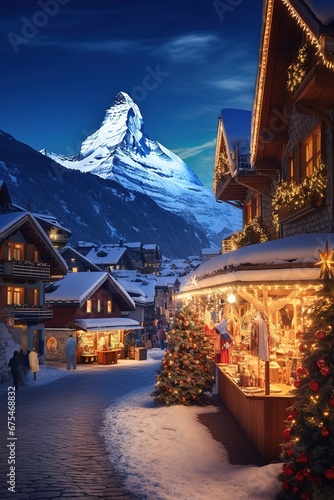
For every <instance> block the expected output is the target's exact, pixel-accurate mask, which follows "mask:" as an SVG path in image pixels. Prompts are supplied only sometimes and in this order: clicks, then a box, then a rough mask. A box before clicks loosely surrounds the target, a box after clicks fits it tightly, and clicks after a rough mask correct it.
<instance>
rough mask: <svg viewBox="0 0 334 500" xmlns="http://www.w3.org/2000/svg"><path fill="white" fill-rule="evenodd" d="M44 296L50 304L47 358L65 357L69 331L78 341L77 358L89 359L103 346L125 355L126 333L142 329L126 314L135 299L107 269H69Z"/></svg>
mask: <svg viewBox="0 0 334 500" xmlns="http://www.w3.org/2000/svg"><path fill="white" fill-rule="evenodd" d="M45 300H46V304H48V305H49V306H52V308H53V318H52V319H51V320H50V322H49V324H48V328H47V330H46V333H45V336H46V352H45V358H46V359H47V360H49V361H65V344H66V340H67V338H68V336H69V335H70V334H72V335H73V336H74V337H75V338H76V339H77V341H78V362H84V361H90V360H91V359H93V358H95V357H96V356H97V355H98V351H100V350H103V349H105V350H108V351H109V350H111V349H118V350H119V351H120V352H121V351H122V352H123V355H124V343H125V337H126V335H128V334H129V333H130V332H132V331H133V330H136V329H142V326H141V325H140V324H139V322H138V321H135V320H133V319H129V318H128V314H129V312H130V311H134V310H135V303H134V301H133V300H132V299H131V297H130V296H129V294H128V293H127V292H126V291H125V290H124V288H123V287H122V286H121V285H120V284H118V283H117V281H116V280H114V278H112V276H110V274H108V273H104V272H86V273H68V274H67V275H66V276H65V277H64V278H63V279H62V280H59V281H57V282H55V283H52V284H51V285H50V286H49V287H48V288H47V289H46V299H45Z"/></svg>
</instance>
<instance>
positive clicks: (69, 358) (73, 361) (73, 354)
mask: <svg viewBox="0 0 334 500" xmlns="http://www.w3.org/2000/svg"><path fill="white" fill-rule="evenodd" d="M77 348H78V344H77V342H76V341H75V339H74V338H73V335H70V336H69V338H68V339H67V342H66V346H65V352H66V362H67V369H68V370H70V369H71V368H72V367H73V370H76V369H77Z"/></svg>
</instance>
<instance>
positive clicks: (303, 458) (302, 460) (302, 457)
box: [298, 451, 308, 465]
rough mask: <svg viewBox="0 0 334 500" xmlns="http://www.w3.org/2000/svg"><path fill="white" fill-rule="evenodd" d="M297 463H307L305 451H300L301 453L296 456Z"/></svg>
mask: <svg viewBox="0 0 334 500" xmlns="http://www.w3.org/2000/svg"><path fill="white" fill-rule="evenodd" d="M298 462H300V463H301V464H304V465H305V464H307V462H308V455H307V453H306V452H305V451H302V452H301V453H299V455H298Z"/></svg>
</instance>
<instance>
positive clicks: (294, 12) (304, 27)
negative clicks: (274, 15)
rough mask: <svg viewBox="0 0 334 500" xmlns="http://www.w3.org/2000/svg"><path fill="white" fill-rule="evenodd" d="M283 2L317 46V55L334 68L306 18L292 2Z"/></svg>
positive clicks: (327, 66) (329, 66) (310, 40)
mask: <svg viewBox="0 0 334 500" xmlns="http://www.w3.org/2000/svg"><path fill="white" fill-rule="evenodd" d="M282 3H283V4H284V5H285V6H286V7H287V9H288V11H289V14H290V15H291V17H292V18H293V19H295V20H296V21H297V24H298V26H300V27H301V28H302V30H303V31H304V33H305V34H306V36H307V38H308V40H309V42H310V43H311V44H312V45H314V47H315V48H316V55H317V56H319V57H320V59H321V61H322V63H323V64H324V65H325V66H326V68H328V69H331V70H334V63H333V61H330V60H329V59H328V58H327V57H326V54H325V53H324V51H323V49H322V45H321V42H320V40H319V39H318V37H317V36H316V35H315V34H314V33H313V31H312V30H311V29H310V27H309V26H308V25H307V24H306V22H305V21H304V19H303V18H302V17H301V16H300V15H299V14H298V12H297V11H296V9H295V8H294V7H293V6H292V5H291V2H290V1H289V0H282Z"/></svg>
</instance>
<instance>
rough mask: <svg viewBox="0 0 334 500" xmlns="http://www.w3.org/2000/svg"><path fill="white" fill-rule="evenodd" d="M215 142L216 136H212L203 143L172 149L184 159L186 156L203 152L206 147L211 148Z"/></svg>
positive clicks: (190, 156) (189, 156)
mask: <svg viewBox="0 0 334 500" xmlns="http://www.w3.org/2000/svg"><path fill="white" fill-rule="evenodd" d="M215 144H216V138H213V139H212V140H211V141H207V142H205V143H204V144H198V145H197V146H193V147H185V148H176V149H174V150H173V151H174V153H175V154H177V155H178V156H180V158H182V160H186V159H188V158H192V157H193V156H197V155H200V154H202V153H204V152H205V151H206V150H207V149H210V150H211V149H212V148H213V147H214V146H215Z"/></svg>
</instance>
